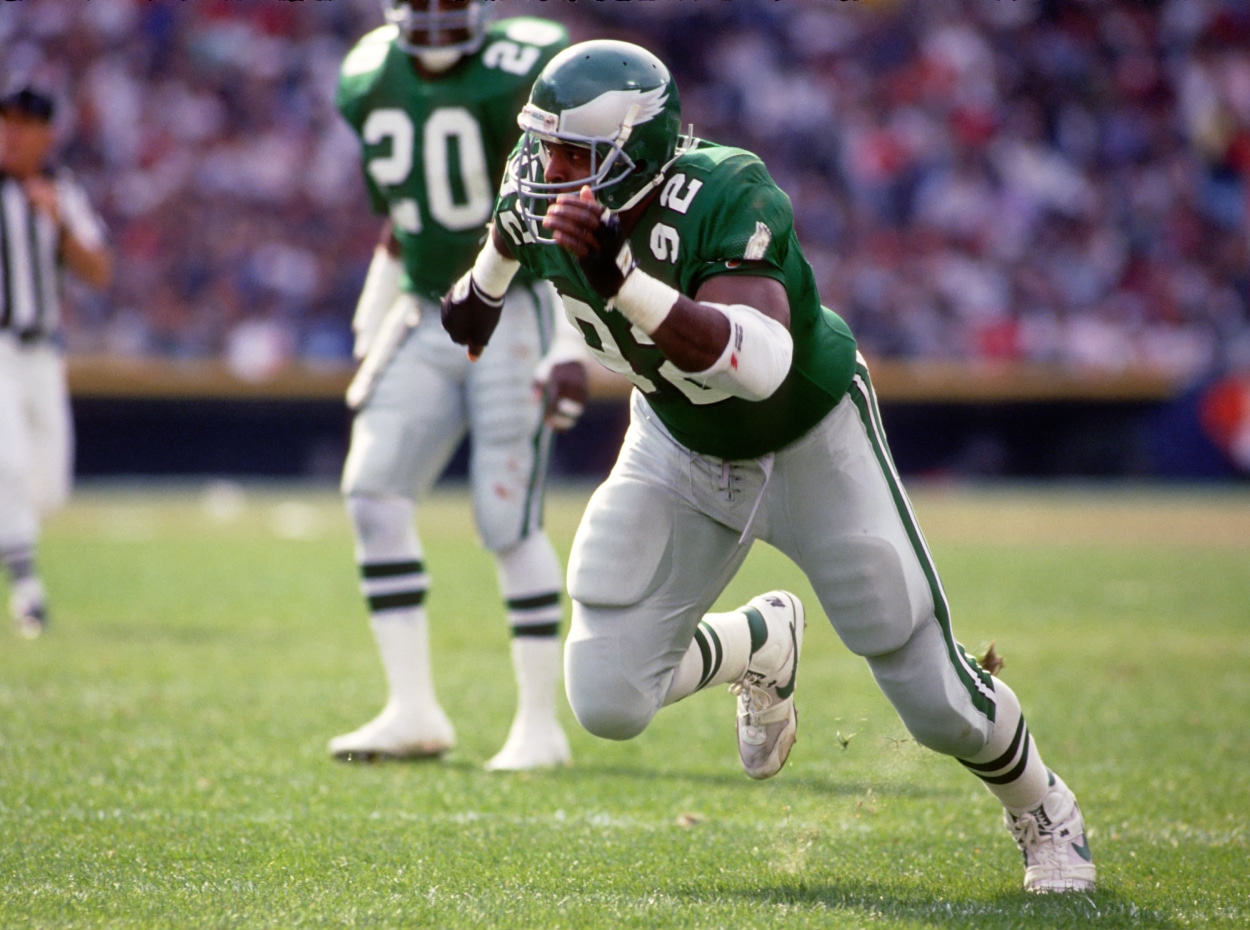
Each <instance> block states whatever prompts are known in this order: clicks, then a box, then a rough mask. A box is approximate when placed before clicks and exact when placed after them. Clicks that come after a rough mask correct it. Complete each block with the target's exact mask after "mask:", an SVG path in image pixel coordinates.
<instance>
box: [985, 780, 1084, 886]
mask: <svg viewBox="0 0 1250 930" xmlns="http://www.w3.org/2000/svg"><path fill="white" fill-rule="evenodd" d="M1003 820H1004V821H1005V822H1006V824H1007V829H1008V830H1010V831H1011V835H1012V836H1013V837H1014V838H1015V841H1016V845H1017V846H1019V847H1020V851H1021V852H1022V853H1024V890H1025V891H1032V892H1035V893H1037V894H1048V893H1051V892H1065V891H1093V890H1094V885H1095V873H1094V861H1093V858H1092V856H1091V855H1090V852H1089V844H1088V843H1087V842H1086V840H1085V819H1084V818H1083V817H1082V816H1081V808H1080V806H1079V805H1078V804H1077V803H1076V796H1075V795H1074V794H1073V793H1072V791H1071V789H1069V788H1068V786H1067V785H1065V784H1064V783H1063V780H1062V779H1061V778H1059V776H1057V775H1056V774H1055V773H1054V772H1051V773H1050V789H1049V790H1048V791H1047V792H1046V797H1044V798H1042V803H1041V804H1040V805H1039V806H1037V807H1035V808H1034V809H1033V810H1031V811H1026V812H1024V813H1023V814H1012V813H1011V812H1010V811H1004V812H1003Z"/></svg>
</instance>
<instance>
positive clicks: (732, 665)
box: [664, 610, 768, 707]
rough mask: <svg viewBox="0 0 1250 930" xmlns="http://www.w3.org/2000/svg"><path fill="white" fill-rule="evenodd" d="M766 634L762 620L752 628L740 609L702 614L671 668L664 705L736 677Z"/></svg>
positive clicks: (723, 683)
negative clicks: (684, 647)
mask: <svg viewBox="0 0 1250 930" xmlns="http://www.w3.org/2000/svg"><path fill="white" fill-rule="evenodd" d="M767 635H768V630H767V627H765V626H763V621H762V620H761V621H760V622H759V624H758V629H757V628H755V625H754V620H753V618H751V617H750V615H748V614H747V613H745V612H743V611H742V610H731V611H729V612H728V613H722V614H704V616H703V619H702V620H700V621H699V626H698V627H697V628H696V629H695V632H694V639H693V640H692V641H691V643H690V648H689V649H687V650H686V654H685V655H684V656H682V658H681V661H680V662H679V663H677V668H676V669H675V670H674V672H673V680H672V681H670V682H669V685H668V692H667V693H666V694H665V695H664V706H665V707H667V706H668V705H669V704H672V703H675V702H676V701H680V700H681V699H682V698H685V697H689V696H690V695H691V694H694V692H696V691H702V690H703V689H704V688H707V687H710V686H711V685H727V684H730V683H732V682H735V681H737V680H738V679H739V678H741V677H742V676H743V675H744V674H745V673H746V670H747V664H748V663H749V662H750V661H751V655H752V653H753V652H754V651H755V650H756V649H758V648H759V647H760V646H761V645H763V643H764V640H765V639H766V638H767Z"/></svg>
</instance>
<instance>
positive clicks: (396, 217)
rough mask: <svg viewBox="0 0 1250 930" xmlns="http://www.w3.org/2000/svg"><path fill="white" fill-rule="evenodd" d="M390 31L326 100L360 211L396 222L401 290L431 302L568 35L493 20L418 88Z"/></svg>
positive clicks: (470, 238) (463, 261) (454, 270)
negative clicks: (360, 191)
mask: <svg viewBox="0 0 1250 930" xmlns="http://www.w3.org/2000/svg"><path fill="white" fill-rule="evenodd" d="M397 35H398V30H397V29H396V27H394V26H383V27H381V28H379V29H375V30H374V31H373V32H370V33H369V34H368V35H366V36H364V37H363V38H362V39H361V40H360V41H359V42H358V43H357V44H356V46H355V47H354V48H353V49H352V50H351V52H349V53H348V55H347V57H346V58H345V59H344V60H343V66H342V69H341V71H340V74H339V84H338V96H337V100H336V102H337V105H338V108H339V112H340V113H342V114H343V117H344V119H346V120H347V122H348V123H349V124H350V125H351V127H352V129H353V130H355V132H356V135H357V136H358V137H359V138H360V142H361V147H362V167H363V169H364V178H365V186H366V188H367V189H368V191H369V199H370V203H371V205H372V207H373V209H374V211H375V212H376V213H379V214H384V215H389V216H390V218H391V219H392V220H393V221H394V230H395V238H396V239H397V240H398V241H399V245H400V249H401V253H402V256H403V263H404V272H405V278H406V280H404V281H401V287H402V288H403V289H404V290H406V291H411V292H415V293H418V294H423V295H425V296H427V297H429V298H431V299H433V300H438V299H439V298H440V297H442V295H443V294H444V293H446V291H447V290H448V289H449V288H450V287H451V285H452V284H453V283H454V282H455V280H456V279H457V278H459V277H460V275H462V274H464V272H465V271H466V270H468V268H469V267H470V266H471V265H472V264H473V260H474V258H475V257H476V255H477V251H478V249H479V248H480V247H481V243H482V235H483V231H484V228H485V225H486V222H487V221H488V220H489V219H490V215H491V209H492V207H493V206H494V204H495V194H496V191H497V190H498V187H499V181H500V178H501V177H502V176H503V171H504V166H505V164H506V162H507V159H508V153H509V152H510V151H511V150H512V147H513V145H514V144H515V143H516V140H517V138H518V136H519V135H520V129H519V128H518V127H517V124H516V116H517V113H518V112H520V110H521V107H522V106H524V104H525V101H526V100H527V99H528V98H529V93H530V89H531V88H532V87H533V84H534V78H535V77H536V76H537V75H538V72H539V71H541V70H542V68H543V66H544V65H546V63H547V62H548V61H550V60H551V58H552V57H553V56H554V55H555V54H556V53H558V52H559V51H560V50H561V49H563V48H564V47H565V46H567V45H568V43H569V36H568V31H567V30H566V29H565V28H564V27H563V26H561V25H559V24H558V23H553V22H550V21H548V20H544V19H538V18H533V17H516V18H513V19H504V20H499V21H497V22H494V23H492V24H491V26H490V28H489V29H488V30H487V33H486V37H485V41H483V43H482V46H481V48H479V49H478V51H477V52H475V53H474V54H472V55H470V56H467V57H466V58H465V59H464V60H462V61H460V62H459V63H457V64H456V65H455V67H453V68H452V69H450V70H449V71H446V72H443V73H442V74H440V75H438V76H437V77H435V78H433V79H428V80H427V79H423V78H422V77H420V76H419V75H418V74H417V72H416V69H415V67H414V62H413V60H412V58H411V57H410V56H409V55H408V54H407V53H406V52H404V51H403V49H401V48H399V47H398V46H397V45H396V44H395V39H396V37H397Z"/></svg>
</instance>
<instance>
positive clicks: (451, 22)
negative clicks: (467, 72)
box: [382, 0, 491, 71]
mask: <svg viewBox="0 0 1250 930" xmlns="http://www.w3.org/2000/svg"><path fill="white" fill-rule="evenodd" d="M382 13H383V15H384V16H385V17H386V21H387V22H388V23H390V24H391V25H392V26H395V27H397V28H398V29H399V36H398V37H397V38H396V40H395V44H396V45H398V46H399V47H400V48H401V49H403V50H404V51H405V52H407V53H408V54H409V55H412V56H413V57H414V58H416V59H418V60H419V61H420V62H421V63H422V64H424V65H426V67H429V68H430V69H431V70H434V71H441V70H445V69H446V68H447V67H450V66H451V65H452V64H455V62H456V61H458V60H459V59H460V57H461V56H463V55H471V54H472V53H473V52H476V51H477V50H478V49H479V48H480V47H481V45H482V40H483V39H484V38H485V36H486V26H487V23H488V22H489V20H490V16H491V14H490V11H489V9H488V5H487V3H486V2H485V0H382ZM440 66H441V67H440Z"/></svg>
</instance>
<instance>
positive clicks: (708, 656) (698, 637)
mask: <svg viewBox="0 0 1250 930" xmlns="http://www.w3.org/2000/svg"><path fill="white" fill-rule="evenodd" d="M694 641H695V643H697V644H698V646H699V655H700V656H701V657H702V659H703V674H702V675H701V676H700V678H699V686H698V687H697V688H695V690H696V691H699V690H702V689H703V688H705V687H707V683H708V682H709V681H711V680H712V679H713V678H715V677H716V673H717V672H719V671H720V667H721V662H723V661H724V659H725V650H724V648H723V647H722V646H721V641H720V637H719V636H717V635H716V631H715V630H713V629H712V628H711V627H710V626H708V625H707V624H706V623H700V624H699V625H698V626H697V627H695V631H694Z"/></svg>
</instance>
